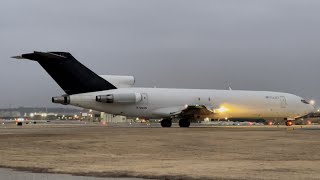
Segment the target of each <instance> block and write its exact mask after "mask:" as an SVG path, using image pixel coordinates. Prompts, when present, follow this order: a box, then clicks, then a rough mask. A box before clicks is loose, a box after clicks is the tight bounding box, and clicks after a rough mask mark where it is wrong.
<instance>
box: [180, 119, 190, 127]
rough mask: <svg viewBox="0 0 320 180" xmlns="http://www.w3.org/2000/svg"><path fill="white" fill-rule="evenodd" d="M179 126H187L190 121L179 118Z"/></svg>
mask: <svg viewBox="0 0 320 180" xmlns="http://www.w3.org/2000/svg"><path fill="white" fill-rule="evenodd" d="M179 126H180V127H189V126H190V121H189V120H188V119H180V120H179Z"/></svg>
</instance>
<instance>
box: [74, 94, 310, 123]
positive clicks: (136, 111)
mask: <svg viewBox="0 0 320 180" xmlns="http://www.w3.org/2000/svg"><path fill="white" fill-rule="evenodd" d="M128 93H136V94H139V95H141V101H139V102H135V103H103V102H97V101H96V96H99V95H106V94H128ZM301 100H303V99H302V98H301V97H298V96H296V95H293V94H288V93H280V92H269V91H239V90H205V89H165V88H122V89H114V90H107V91H98V92H91V93H84V94H76V95H71V96H70V104H71V105H75V106H80V107H84V108H90V109H94V110H98V111H103V112H107V113H111V114H116V115H124V116H131V117H145V118H167V117H171V116H172V115H173V114H174V113H175V112H179V111H182V110H183V109H185V108H186V106H190V105H194V106H197V105H199V106H205V107H206V108H207V109H208V110H210V111H211V112H212V113H210V114H207V115H205V116H206V117H208V118H211V119H222V118H296V117H301V116H304V115H306V114H308V113H310V112H311V111H313V106H312V105H310V104H306V103H303V102H302V101H301ZM195 117H197V114H195ZM198 117H200V116H198ZM202 117H203V116H201V118H202Z"/></svg>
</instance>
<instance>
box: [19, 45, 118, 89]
mask: <svg viewBox="0 0 320 180" xmlns="http://www.w3.org/2000/svg"><path fill="white" fill-rule="evenodd" d="M13 58H17V59H30V60H34V61H37V62H38V63H39V64H40V65H41V66H42V67H43V68H44V69H45V70H46V71H47V72H48V73H49V75H50V76H51V77H52V78H53V79H54V80H55V81H56V82H57V83H58V84H59V86H60V87H61V88H62V89H63V90H64V91H65V92H66V93H67V94H69V95H71V94H79V93H86V92H94V91H103V90H109V89H117V88H116V87H115V86H114V85H112V84H111V83H110V82H108V81H107V80H105V79H103V78H101V77H100V76H98V75H97V74H96V73H94V72H93V71H91V70H90V69H88V68H87V67H85V66H84V65H83V64H81V63H80V62H79V61H77V60H76V59H75V58H74V57H73V56H72V55H71V54H70V53H68V52H36V51H35V52H33V53H30V54H23V55H21V56H15V57H13Z"/></svg>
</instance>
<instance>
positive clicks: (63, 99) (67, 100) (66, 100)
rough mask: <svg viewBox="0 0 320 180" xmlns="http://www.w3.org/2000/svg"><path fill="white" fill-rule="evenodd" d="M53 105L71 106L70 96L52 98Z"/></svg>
mask: <svg viewBox="0 0 320 180" xmlns="http://www.w3.org/2000/svg"><path fill="white" fill-rule="evenodd" d="M51 100H52V102H53V103H58V104H63V105H68V104H70V97H69V96H58V97H52V99H51Z"/></svg>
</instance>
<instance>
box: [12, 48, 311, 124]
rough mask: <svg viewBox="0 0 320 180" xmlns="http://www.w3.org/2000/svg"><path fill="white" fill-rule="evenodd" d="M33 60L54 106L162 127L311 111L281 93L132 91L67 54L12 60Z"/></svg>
mask: <svg viewBox="0 0 320 180" xmlns="http://www.w3.org/2000/svg"><path fill="white" fill-rule="evenodd" d="M13 58H17V59H29V60H34V61H37V62H38V63H39V64H40V65H41V66H42V67H43V68H44V69H45V70H46V71H47V72H48V73H49V75H50V76H51V77H52V78H53V79H54V80H55V81H56V82H57V83H58V85H59V86H60V87H61V88H62V89H63V90H64V92H65V93H66V94H65V95H62V96H58V97H53V98H52V102H53V103H60V104H64V105H69V104H70V105H74V106H78V107H82V108H88V109H94V110H97V111H102V112H106V113H110V114H114V115H123V116H130V117H142V118H147V119H148V118H159V119H160V118H161V119H162V121H161V126H162V127H171V126H172V119H173V118H178V119H179V126H180V127H189V126H190V123H191V122H195V121H201V120H205V119H207V120H219V119H229V118H247V119H250V118H252V119H257V118H259V119H267V120H270V119H277V120H284V121H286V125H288V126H290V125H292V123H293V122H292V120H294V119H296V118H299V117H302V116H304V115H306V114H309V113H310V112H313V110H314V107H313V106H312V105H311V104H310V103H309V102H307V101H306V100H304V99H303V98H301V97H299V96H296V95H293V94H288V93H281V92H270V91H240V90H231V89H229V90H213V89H212V90H211V89H166V88H136V87H132V86H133V85H134V82H135V79H134V77H132V76H110V75H97V74H96V73H94V72H93V71H91V70H90V69H88V68H87V67H85V66H84V65H83V64H81V63H80V62H78V61H77V60H76V59H75V58H74V57H73V56H72V55H71V54H70V53H68V52H37V51H35V52H33V53H28V54H22V55H21V56H15V57H13Z"/></svg>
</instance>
